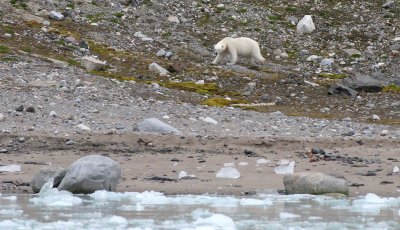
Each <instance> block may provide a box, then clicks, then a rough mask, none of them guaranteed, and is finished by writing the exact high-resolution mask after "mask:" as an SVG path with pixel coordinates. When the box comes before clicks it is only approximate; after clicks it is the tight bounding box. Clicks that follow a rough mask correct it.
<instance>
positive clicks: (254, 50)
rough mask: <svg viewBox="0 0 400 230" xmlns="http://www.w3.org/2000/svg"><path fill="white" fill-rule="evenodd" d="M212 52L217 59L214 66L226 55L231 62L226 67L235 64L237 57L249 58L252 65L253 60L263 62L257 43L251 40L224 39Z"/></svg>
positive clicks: (241, 38)
mask: <svg viewBox="0 0 400 230" xmlns="http://www.w3.org/2000/svg"><path fill="white" fill-rule="evenodd" d="M214 50H215V51H216V53H217V57H216V58H215V60H214V61H213V64H214V65H216V64H218V63H220V62H221V61H222V60H223V59H224V58H225V57H226V56H227V55H229V56H230V57H231V62H229V63H228V65H234V64H236V62H237V59H238V56H241V57H247V58H249V59H250V63H251V64H252V65H254V61H255V60H256V61H258V62H262V63H263V62H265V58H263V56H262V55H261V52H260V46H259V45H258V42H256V41H254V40H253V39H251V38H246V37H240V38H231V37H226V38H224V39H222V40H221V41H219V42H218V43H217V44H216V45H215V46H214Z"/></svg>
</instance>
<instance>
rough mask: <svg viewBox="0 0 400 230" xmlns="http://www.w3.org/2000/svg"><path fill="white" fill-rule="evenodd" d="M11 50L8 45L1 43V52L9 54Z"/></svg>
mask: <svg viewBox="0 0 400 230" xmlns="http://www.w3.org/2000/svg"><path fill="white" fill-rule="evenodd" d="M10 52H11V50H10V48H8V47H7V46H3V45H0V54H8V53H10Z"/></svg>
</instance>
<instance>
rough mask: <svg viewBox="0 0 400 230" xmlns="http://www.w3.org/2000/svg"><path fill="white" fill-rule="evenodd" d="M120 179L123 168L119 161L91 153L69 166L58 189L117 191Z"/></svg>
mask: <svg viewBox="0 0 400 230" xmlns="http://www.w3.org/2000/svg"><path fill="white" fill-rule="evenodd" d="M120 179H121V168H120V166H119V164H118V163H117V162H115V161H114V160H112V159H111V158H108V157H104V156H100V155H89V156H85V157H83V158H81V159H79V160H77V161H75V162H74V163H72V164H71V165H70V166H69V167H68V168H67V173H66V174H65V177H64V178H63V179H62V181H61V183H60V185H59V186H58V190H67V191H69V192H72V193H75V194H89V193H93V192H95V191H97V190H106V191H115V189H116V188H117V185H118V182H119V180H120Z"/></svg>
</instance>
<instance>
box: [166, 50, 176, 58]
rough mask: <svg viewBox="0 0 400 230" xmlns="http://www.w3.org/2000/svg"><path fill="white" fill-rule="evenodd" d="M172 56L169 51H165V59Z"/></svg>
mask: <svg viewBox="0 0 400 230" xmlns="http://www.w3.org/2000/svg"><path fill="white" fill-rule="evenodd" d="M172 56H174V53H172V52H171V51H167V52H166V53H165V57H166V58H171V57H172Z"/></svg>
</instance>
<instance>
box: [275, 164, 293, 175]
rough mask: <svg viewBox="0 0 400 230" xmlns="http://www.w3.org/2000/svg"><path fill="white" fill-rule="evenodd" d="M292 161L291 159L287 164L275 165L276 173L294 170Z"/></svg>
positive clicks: (286, 172) (287, 172)
mask: <svg viewBox="0 0 400 230" xmlns="http://www.w3.org/2000/svg"><path fill="white" fill-rule="evenodd" d="M294 164H295V162H294V161H291V162H290V163H289V165H280V166H277V167H275V173H276V174H289V173H293V172H294Z"/></svg>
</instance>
